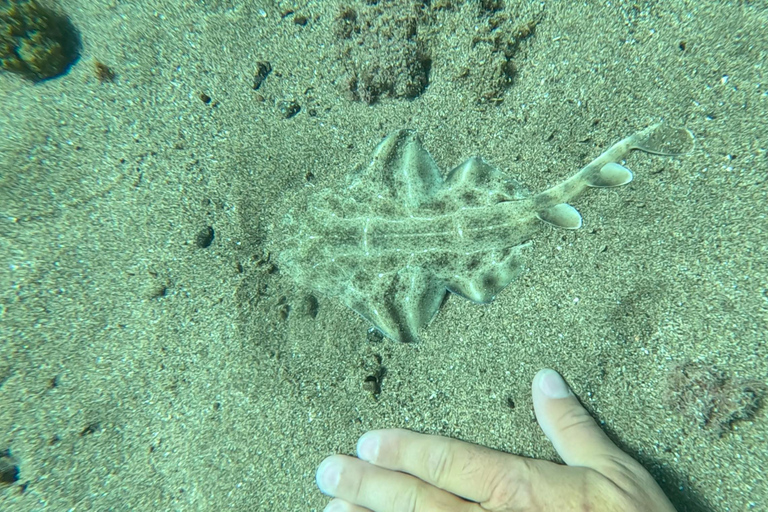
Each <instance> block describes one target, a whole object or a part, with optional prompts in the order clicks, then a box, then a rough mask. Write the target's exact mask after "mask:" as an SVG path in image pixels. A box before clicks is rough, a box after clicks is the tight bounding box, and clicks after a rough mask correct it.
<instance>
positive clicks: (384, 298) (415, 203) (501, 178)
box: [276, 123, 693, 341]
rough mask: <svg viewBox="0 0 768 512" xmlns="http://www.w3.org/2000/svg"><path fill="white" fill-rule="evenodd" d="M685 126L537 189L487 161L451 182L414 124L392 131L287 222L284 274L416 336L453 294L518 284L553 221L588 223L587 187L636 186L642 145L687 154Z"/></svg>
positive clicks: (468, 166) (633, 142)
mask: <svg viewBox="0 0 768 512" xmlns="http://www.w3.org/2000/svg"><path fill="white" fill-rule="evenodd" d="M692 147H693V135H692V134H691V132H690V131H688V130H687V129H685V128H674V127H669V126H667V125H665V124H661V123H660V124H656V125H653V126H651V127H649V128H646V129H645V130H642V131H640V132H637V133H635V134H634V135H631V136H629V137H627V138H626V139H624V140H621V141H619V142H617V143H616V144H614V145H613V146H611V148H610V149H608V151H606V152H605V153H603V154H602V155H600V156H599V157H597V158H596V159H595V160H593V161H592V162H591V163H590V164H589V165H587V166H586V167H584V168H583V169H581V170H580V171H579V172H578V173H576V174H574V175H573V176H571V177H570V178H568V179H566V180H565V181H563V182H562V183H560V184H558V185H555V186H553V187H552V188H549V189H547V190H544V191H543V192H540V193H538V194H531V193H530V192H528V190H526V189H525V188H524V187H523V186H521V185H520V184H519V183H517V182H516V181H514V180H512V179H510V178H508V177H506V176H505V175H504V174H502V173H501V172H500V171H499V170H497V169H496V168H495V167H493V166H491V165H489V164H487V163H485V162H484V161H483V160H482V159H480V158H477V157H474V158H470V159H469V160H467V161H466V162H464V163H463V164H461V165H459V166H458V167H456V168H455V169H453V170H452V171H451V172H449V173H448V176H447V177H446V178H445V179H443V178H442V176H441V175H440V171H439V169H438V168H437V165H436V164H435V161H434V160H433V159H432V156H430V154H429V153H428V152H427V150H426V149H424V147H423V146H422V144H421V141H420V140H419V138H418V136H417V135H416V133H415V132H413V131H408V130H400V131H397V132H395V133H393V134H391V135H389V136H388V137H387V138H385V139H384V140H383V141H382V142H381V143H380V144H379V145H378V147H377V148H376V150H375V151H374V153H373V160H372V161H371V162H370V164H369V165H368V167H366V168H364V169H362V170H361V171H358V172H357V173H355V174H353V175H352V177H351V179H350V181H349V182H348V184H347V186H346V187H345V188H344V189H342V190H338V191H336V190H322V191H318V192H314V193H313V194H312V195H310V197H309V200H308V201H307V202H306V203H305V204H302V205H300V206H296V207H294V208H292V209H291V210H290V211H289V212H288V213H287V215H286V216H285V217H284V219H283V222H282V225H281V226H280V227H279V228H278V229H280V234H281V237H283V238H282V239H281V240H280V241H279V242H278V243H277V247H276V249H277V251H278V256H277V257H278V262H279V263H280V264H281V267H280V268H281V270H284V271H286V273H287V274H290V275H291V276H292V277H293V278H294V279H295V280H296V281H297V282H298V283H299V284H301V285H304V286H307V287H309V288H312V289H314V290H317V291H318V292H320V294H322V295H326V296H336V297H338V298H339V299H341V301H342V302H343V303H344V304H346V305H347V306H349V307H350V308H351V309H353V310H354V311H356V312H357V313H359V314H360V315H361V316H362V317H364V318H365V319H367V320H368V321H370V322H371V323H373V325H375V326H376V328H377V329H378V330H380V331H381V332H382V333H383V334H384V335H385V336H387V337H388V338H391V339H393V340H396V341H414V340H416V339H417V336H418V332H419V329H421V328H422V327H423V326H424V325H426V324H428V323H429V322H430V320H431V319H432V318H433V317H434V316H435V314H436V313H437V311H438V309H439V308H440V305H441V303H442V302H443V299H444V297H445V294H446V293H447V292H453V293H456V294H458V295H461V296H462V297H466V298H467V299H469V300H472V301H474V302H479V303H487V302H490V301H491V300H493V298H494V297H495V296H496V294H498V293H499V292H500V291H501V290H502V289H503V288H504V287H505V286H507V285H508V284H509V283H510V282H512V281H513V280H514V279H515V277H516V276H517V274H518V273H519V271H520V269H521V266H522V256H523V255H522V252H523V249H524V248H525V247H527V245H528V241H529V240H530V239H531V237H532V236H533V235H534V234H535V233H536V232H537V231H538V230H539V228H540V227H541V226H543V225H544V224H550V225H553V226H556V227H558V228H563V229H577V228H579V227H581V215H580V214H579V212H578V211H577V210H576V209H575V208H574V207H573V206H571V205H570V204H568V202H569V201H571V200H572V199H573V198H575V197H576V196H578V195H579V194H580V193H582V192H583V191H584V190H586V189H587V188H605V187H618V186H621V185H626V184H627V183H629V182H630V181H632V173H631V172H630V171H629V170H628V169H626V168H625V167H624V166H622V165H621V163H620V162H621V161H622V160H623V159H624V157H625V156H627V154H628V153H629V152H630V151H631V150H633V149H637V150H640V151H644V152H646V153H653V154H657V155H679V154H682V153H686V152H688V151H690V150H691V149H692Z"/></svg>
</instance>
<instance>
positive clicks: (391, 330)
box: [344, 266, 446, 342]
mask: <svg viewBox="0 0 768 512" xmlns="http://www.w3.org/2000/svg"><path fill="white" fill-rule="evenodd" d="M379 279H380V281H378V282H376V281H374V282H369V286H367V288H368V289H360V290H357V293H350V294H348V295H347V297H345V300H344V302H345V304H346V305H347V306H349V307H350V308H352V309H353V310H354V311H356V312H357V313H358V314H359V315H360V316H362V317H363V318H365V319H367V320H368V321H370V322H371V323H373V324H374V325H375V326H376V328H377V329H378V330H379V331H381V333H382V334H384V335H385V336H386V337H387V338H390V339H392V340H395V341H404V342H410V341H416V340H417V339H418V332H419V329H420V328H421V327H424V326H425V325H426V324H428V323H429V322H430V320H432V318H433V317H434V316H435V314H437V310H438V309H439V308H440V304H441V303H442V302H443V298H444V297H445V293H446V287H445V283H444V282H443V281H442V280H440V279H438V278H436V277H435V276H434V275H432V274H431V273H430V272H426V271H425V270H424V269H421V268H418V267H408V266H406V267H404V268H403V269H401V270H400V271H399V272H396V273H394V274H388V275H385V276H382V277H380V278H379Z"/></svg>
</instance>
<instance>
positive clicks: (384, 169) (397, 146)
mask: <svg viewBox="0 0 768 512" xmlns="http://www.w3.org/2000/svg"><path fill="white" fill-rule="evenodd" d="M364 174H365V175H366V178H367V180H366V181H367V183H366V185H367V186H368V187H369V188H371V189H374V190H379V191H380V192H379V193H384V191H386V192H387V193H388V194H389V195H390V196H391V197H393V198H395V200H397V201H401V202H402V203H403V204H405V205H407V206H408V207H410V208H418V207H419V206H421V204H422V203H424V202H425V201H428V200H430V199H431V197H432V196H433V195H434V194H435V193H436V192H437V191H438V190H439V189H440V186H441V185H442V183H443V178H442V177H441V176H440V169H438V167H437V164H436V163H435V160H434V159H433V158H432V155H430V154H429V151H427V150H426V149H424V146H422V144H421V141H420V140H419V136H418V134H417V133H416V132H414V131H412V130H398V131H396V132H394V133H392V134H391V135H389V136H387V137H386V138H385V139H384V140H383V141H381V143H379V145H378V146H377V147H376V150H375V151H374V153H373V158H372V160H371V163H370V165H369V166H368V169H367V171H366V172H365V173H364ZM374 185H375V186H374Z"/></svg>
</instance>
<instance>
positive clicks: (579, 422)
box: [532, 369, 627, 471]
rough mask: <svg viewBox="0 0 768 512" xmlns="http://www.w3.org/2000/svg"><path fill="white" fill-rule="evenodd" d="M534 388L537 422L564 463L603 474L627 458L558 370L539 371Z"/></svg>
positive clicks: (534, 406)
mask: <svg viewBox="0 0 768 512" xmlns="http://www.w3.org/2000/svg"><path fill="white" fill-rule="evenodd" d="M532 387H533V408H534V410H535V411H536V420H537V421H538V422H539V426H540V427H541V430H543V431H544V434H545V435H546V436H547V437H548V438H549V440H550V441H551V442H552V444H553V445H554V447H555V450H557V453H558V454H559V455H560V457H561V458H562V459H563V462H565V463H566V464H568V465H569V466H582V467H588V468H592V469H595V470H597V471H600V470H601V469H603V468H604V467H605V464H606V463H610V462H611V461H612V460H615V459H616V458H619V459H623V458H625V457H627V455H626V454H625V453H624V452H623V451H621V450H620V449H619V448H618V447H617V446H616V445H615V444H613V442H612V441H611V440H610V439H608V436H607V435H605V432H603V431H602V430H601V429H600V427H599V426H598V425H597V423H595V420H594V419H592V416H590V415H589V413H588V412H587V410H586V409H584V407H582V405H581V403H579V400H578V398H576V396H574V394H573V392H571V390H570V388H569V387H568V385H567V384H566V383H565V381H564V380H563V378H562V377H561V376H560V375H559V374H558V373H557V372H556V371H554V370H548V369H545V370H541V371H539V373H537V374H536V376H535V377H534V378H533V386H532Z"/></svg>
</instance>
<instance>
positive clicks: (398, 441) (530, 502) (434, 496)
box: [316, 370, 674, 512]
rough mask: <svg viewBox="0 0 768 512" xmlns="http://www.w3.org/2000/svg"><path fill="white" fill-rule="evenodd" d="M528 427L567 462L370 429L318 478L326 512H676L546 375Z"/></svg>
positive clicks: (552, 375)
mask: <svg viewBox="0 0 768 512" xmlns="http://www.w3.org/2000/svg"><path fill="white" fill-rule="evenodd" d="M532 387H533V405H534V409H535V411H536V419H537V420H538V422H539V425H540V426H541V429H542V430H543V431H544V434H546V436H547V437H548V438H549V440H550V441H551V442H552V444H553V445H554V447H555V450H557V453H558V454H559V455H560V457H561V458H562V459H563V461H564V462H565V464H566V465H565V466H563V465H561V464H555V463H553V462H549V461H544V460H536V459H528V458H525V457H520V456H517V455H511V454H508V453H503V452H498V451H494V450H491V449H489V448H485V447H482V446H478V445H474V444H471V443H466V442H464V441H458V440H456V439H451V438H447V437H442V436H431V435H425V434H418V433H416V432H411V431H409V430H402V429H389V430H372V431H370V432H367V433H365V434H364V435H363V436H362V437H361V438H360V440H359V441H358V442H357V456H358V457H359V458H355V457H349V456H346V455H332V456H330V457H328V458H326V459H325V460H323V462H322V463H321V464H320V466H319V467H318V469H317V476H316V479H317V485H318V487H319V488H320V490H321V491H322V492H323V493H325V494H328V495H330V496H335V498H334V499H333V500H332V501H331V502H330V503H329V504H328V506H327V507H326V508H325V512H367V511H374V512H427V511H429V512H443V511H456V512H481V511H497V512H502V511H503V512H513V511H514V512H545V511H557V512H567V511H584V510H593V511H600V512H603V511H622V512H640V511H648V512H674V508H673V507H672V504H671V503H670V502H669V500H668V499H667V498H666V496H664V493H663V492H662V490H661V489H660V488H659V486H658V484H656V482H655V481H654V480H653V477H651V475H650V474H649V473H648V472H647V471H646V470H645V468H643V466H641V465H640V464H639V463H638V462H637V461H635V460H634V459H633V458H632V457H630V456H629V455H627V454H626V453H624V452H623V451H621V450H620V449H619V448H618V447H617V446H616V445H615V444H613V442H611V440H610V439H608V436H606V435H605V433H604V432H603V431H602V430H601V429H600V427H598V426H597V423H595V420H594V419H592V417H591V416H590V415H589V413H588V412H587V411H586V410H585V409H584V408H583V407H582V406H581V404H580V403H579V401H578V399H577V398H576V397H575V396H574V395H573V393H572V392H571V391H570V389H569V388H568V386H567V384H565V381H563V379H562V378H561V377H560V375H558V374H557V372H555V371H554V370H541V371H540V372H539V373H537V374H536V377H534V379H533V386H532Z"/></svg>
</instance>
